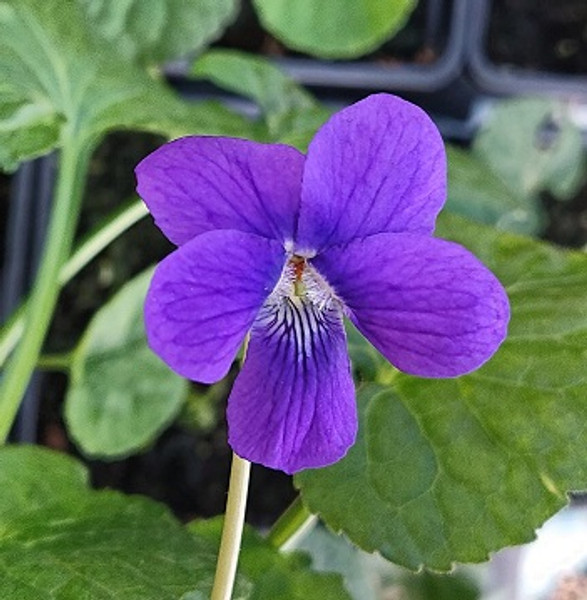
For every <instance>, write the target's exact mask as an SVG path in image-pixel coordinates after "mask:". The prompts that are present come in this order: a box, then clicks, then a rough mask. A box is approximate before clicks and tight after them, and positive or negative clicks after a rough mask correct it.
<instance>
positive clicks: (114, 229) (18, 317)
mask: <svg viewBox="0 0 587 600" xmlns="http://www.w3.org/2000/svg"><path fill="white" fill-rule="evenodd" d="M146 214H147V209H146V207H145V205H144V204H143V202H142V201H141V200H138V199H135V200H132V201H131V202H127V203H126V204H125V205H124V206H123V207H122V208H121V209H120V210H118V211H117V212H116V213H115V214H114V215H112V216H111V217H109V218H108V219H106V221H105V222H103V223H100V224H99V225H98V226H97V227H96V228H95V229H94V230H93V231H92V232H91V233H90V234H89V235H88V236H87V237H86V238H85V240H84V241H83V242H82V243H81V244H80V245H79V246H78V247H77V249H76V250H75V251H74V253H73V254H72V255H71V257H70V258H69V259H68V260H67V262H66V263H65V264H64V265H63V267H62V269H61V271H60V272H59V277H58V281H59V285H61V286H63V285H65V284H66V283H67V282H68V281H70V280H71V279H73V278H74V277H75V276H76V275H77V274H78V273H79V272H80V271H81V270H82V269H83V268H84V267H85V266H86V265H87V264H88V263H89V262H90V261H91V260H92V259H93V258H95V257H96V256H97V255H98V254H99V253H100V252H102V250H104V248H106V246H108V244H110V243H111V242H113V241H114V240H115V239H116V238H117V237H118V236H119V235H121V234H122V233H124V232H125V231H126V230H127V229H128V228H129V227H131V226H132V225H134V224H135V223H137V222H138V221H139V220H140V219H142V218H143V217H144V216H145V215H146ZM28 304H29V301H28V300H25V301H24V302H23V303H22V304H21V305H20V306H19V308H18V310H16V311H15V312H14V313H13V315H12V317H11V318H10V319H9V321H8V322H7V323H6V324H5V325H4V327H3V328H2V329H1V330H0V367H2V365H3V364H4V363H5V362H6V359H7V358H8V356H9V355H10V353H11V352H12V351H13V350H14V348H15V347H16V345H17V344H18V341H19V340H20V338H21V336H22V334H23V332H24V326H25V315H26V311H27V310H28Z"/></svg>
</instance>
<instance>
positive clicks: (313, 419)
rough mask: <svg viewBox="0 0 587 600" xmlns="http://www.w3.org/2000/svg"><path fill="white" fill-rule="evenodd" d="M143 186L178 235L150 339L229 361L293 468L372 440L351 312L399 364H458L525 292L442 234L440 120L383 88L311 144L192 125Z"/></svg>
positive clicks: (264, 448)
mask: <svg viewBox="0 0 587 600" xmlns="http://www.w3.org/2000/svg"><path fill="white" fill-rule="evenodd" d="M136 173H137V178H138V192H139V194H140V196H141V197H142V198H143V199H144V201H145V202H146V204H147V206H148V207H149V210H150V211H151V213H152V214H153V216H154V217H155V221H156V223H157V225H158V226H159V227H160V228H161V230H162V231H163V233H164V234H165V235H166V236H167V237H168V238H169V239H170V240H171V241H172V242H173V243H174V244H177V245H178V246H179V248H178V249H177V250H175V251H174V252H173V253H172V254H171V255H169V256H168V257H167V258H165V259H164V260H163V261H162V262H161V263H160V264H159V266H158V267H157V269H156V271H155V274H154V276H153V280H152V282H151V287H150V289H149V292H148V295H147V300H146V307H145V322H146V330H147V336H148V340H149V344H150V346H151V348H152V349H153V350H154V351H155V352H156V353H157V354H158V355H159V356H160V357H161V358H162V359H163V360H164V361H165V362H166V363H167V364H168V365H169V366H170V367H171V368H172V369H174V370H175V371H177V372H178V373H180V374H181V375H183V376H185V377H187V378H189V379H192V380H194V381H199V382H202V383H213V382H216V381H218V380H219V379H221V378H222V377H224V376H225V375H226V373H227V372H228V370H229V368H230V366H231V364H232V363H233V361H234V359H235V356H236V354H237V352H238V349H239V347H240V346H241V344H242V342H243V340H244V338H245V336H246V334H247V332H250V341H249V345H248V350H247V355H246V359H245V362H244V365H243V368H242V370H241V372H240V374H239V375H238V377H237V379H236V381H235V383H234V387H233V389H232V392H231V394H230V397H229V399H228V409H227V419H228V428H229V443H230V445H231V446H232V448H233V450H234V451H235V452H236V453H237V454H238V455H240V456H241V457H243V458H246V459H248V460H251V461H253V462H258V463H261V464H263V465H266V466H269V467H272V468H275V469H281V470H283V471H285V472H286V473H293V472H296V471H299V470H301V469H306V468H311V467H322V466H325V465H328V464H331V463H333V462H336V461H337V460H339V459H340V458H342V456H344V454H345V453H346V452H347V450H348V448H349V447H350V446H351V445H352V444H353V442H354V440H355V435H356V430H357V411H356V405H355V389H354V385H353V380H352V377H351V368H350V363H349V357H348V353H347V348H346V338H345V332H344V328H343V316H347V317H348V318H349V319H350V320H351V321H352V322H353V323H354V324H355V326H356V327H357V328H358V329H359V331H361V333H362V334H363V335H364V336H365V337H366V338H367V339H368V340H369V341H370V342H371V343H372V344H373V345H374V346H375V347H376V348H377V349H378V350H379V351H380V352H381V353H382V354H383V355H384V356H385V357H386V358H387V359H388V360H389V361H390V362H391V363H392V364H393V365H395V366H396V367H397V368H398V369H401V370H402V371H405V372H406V373H411V374H415V375H420V376H423V377H456V376H459V375H462V374H464V373H468V372H469V371H472V370H474V369H476V368H477V367H479V366H480V365H481V364H483V363H484V362H485V361H487V360H488V359H489V358H490V357H491V355H492V354H493V353H494V352H495V350H496V349H497V347H498V346H499V344H500V343H501V342H502V340H503V339H504V337H505V334H506V327H507V322H508V318H509V305H508V300H507V297H506V294H505V291H504V289H503V287H502V286H501V284H500V283H499V281H498V280H497V279H496V278H495V276H494V275H493V274H492V273H491V272H490V271H489V270H488V269H487V268H486V267H485V266H484V265H483V264H481V263H480V262H479V260H477V259H476V258H475V257H474V256H473V255H472V254H470V253H469V252H468V251H467V250H466V249H465V248H463V247H461V246H459V245H457V244H454V243H452V242H448V241H444V240H440V239H437V238H434V237H432V235H431V234H432V232H433V229H434V222H435V218H436V215H437V214H438V212H439V211H440V209H441V207H442V205H443V204H444V201H445V195H446V158H445V152H444V146H443V143H442V139H441V137H440V134H439V133H438V131H437V129H436V127H435V126H434V124H433V123H432V121H431V120H430V118H429V117H428V116H427V115H426V114H425V113H424V112H423V111H422V110H421V109H419V108H418V107H416V106H414V105H413V104H410V103H409V102H406V101H404V100H401V99H400V98H397V97H394V96H390V95H388V94H377V95H373V96H370V97H368V98H366V99H365V100H362V101H361V102H358V103H356V104H354V105H352V106H350V107H348V108H346V109H344V110H342V111H340V112H339V113H337V114H335V115H334V116H333V117H332V118H331V119H330V120H329V121H328V122H327V123H326V124H325V125H324V126H323V127H322V128H321V129H320V130H319V131H318V133H317V134H316V136H315V137H314V139H313V141H312V143H311V144H310V147H309V149H308V154H307V156H304V155H303V154H301V153H300V152H298V151H297V150H295V149H294V148H291V147H289V146H285V145H282V144H260V143H256V142H251V141H247V140H241V139H232V138H213V137H186V138H183V139H178V140H175V141H173V142H170V143H169V144H166V145H164V146H163V147H161V148H159V149H158V150H156V151H155V152H153V153H152V154H150V155H149V156H147V157H146V158H145V159H144V160H143V161H142V162H141V163H140V164H139V165H138V166H137V169H136Z"/></svg>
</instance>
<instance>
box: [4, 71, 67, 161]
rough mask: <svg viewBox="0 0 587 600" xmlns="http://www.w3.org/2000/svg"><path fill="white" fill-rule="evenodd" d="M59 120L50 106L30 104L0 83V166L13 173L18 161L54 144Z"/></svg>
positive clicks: (41, 151) (27, 158)
mask: <svg viewBox="0 0 587 600" xmlns="http://www.w3.org/2000/svg"><path fill="white" fill-rule="evenodd" d="M59 126H60V121H59V117H58V115H57V114H56V113H55V112H54V111H53V109H52V107H51V106H50V105H43V103H42V102H38V103H36V104H35V103H31V102H28V101H27V99H26V98H23V97H21V96H19V94H18V93H17V91H16V90H14V89H11V87H10V86H8V85H2V82H1V81H0V167H3V168H4V169H5V170H6V171H13V170H15V169H16V168H17V167H18V164H19V162H20V161H21V160H29V159H32V158H36V157H37V156H41V155H43V154H46V153H47V152H49V151H50V150H51V149H52V148H54V147H55V145H56V144H57V140H58V137H59Z"/></svg>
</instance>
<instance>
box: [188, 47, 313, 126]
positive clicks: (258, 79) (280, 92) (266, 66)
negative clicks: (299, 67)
mask: <svg viewBox="0 0 587 600" xmlns="http://www.w3.org/2000/svg"><path fill="white" fill-rule="evenodd" d="M191 74H192V75H193V76H195V77H197V78H201V79H207V80H209V81H212V82H213V83H215V84H216V85H218V86H219V87H221V88H223V89H225V90H229V91H231V92H234V93H235V94H239V95H241V96H244V97H246V98H249V99H250V100H252V101H253V102H255V103H256V104H257V105H258V106H259V107H260V108H261V110H262V111H263V113H264V114H265V115H267V116H278V115H282V114H284V113H288V112H290V111H292V110H300V109H309V108H313V107H314V106H316V101H315V100H314V98H313V97H312V96H311V94H309V93H308V92H307V91H306V90H304V88H302V87H301V86H300V85H298V84H297V83H296V82H295V81H294V80H293V79H290V78H289V77H287V76H286V75H284V74H283V73H282V72H281V71H280V70H279V69H278V68H277V67H276V66H275V65H273V64H271V63H270V62H269V61H268V60H266V59H264V58H260V57H259V56H255V55H252V54H247V53H245V52H239V51H237V50H225V49H220V50H209V51H208V52H206V53H205V54H204V55H202V56H201V57H200V58H198V60H196V61H195V62H194V64H193V67H192V69H191Z"/></svg>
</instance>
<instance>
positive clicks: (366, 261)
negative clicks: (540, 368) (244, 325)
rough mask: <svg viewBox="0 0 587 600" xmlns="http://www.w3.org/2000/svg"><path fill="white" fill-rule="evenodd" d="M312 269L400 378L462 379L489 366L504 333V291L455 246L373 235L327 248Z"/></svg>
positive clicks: (506, 306) (431, 240)
mask: <svg viewBox="0 0 587 600" xmlns="http://www.w3.org/2000/svg"><path fill="white" fill-rule="evenodd" d="M313 264H314V265H315V267H316V268H317V269H318V270H319V271H320V272H321V273H322V274H323V275H324V276H325V277H326V278H327V279H328V281H329V283H330V285H332V287H333V288H334V290H335V292H336V293H337V294H338V295H340V297H341V298H342V299H343V301H344V302H345V304H346V306H347V307H348V309H349V311H350V317H351V319H352V321H353V322H354V323H355V325H356V326H357V328H358V329H359V330H360V331H361V333H363V335H364V336H365V337H366V338H367V339H368V340H369V341H370V342H371V343H372V344H373V345H374V346H375V347H376V348H377V349H378V350H379V351H380V352H381V353H382V354H383V355H384V356H385V357H386V358H387V359H388V360H389V361H390V362H391V363H392V364H393V365H395V366H396V367H397V368H399V369H401V370H402V371H405V372H406V373H411V374H414V375H421V376H424V377H456V376H459V375H463V374H465V373H468V372H470V371H472V370H474V369H476V368H477V367H479V366H480V365H482V364H483V363H484V362H485V361H487V360H488V359H489V358H490V357H491V356H492V355H493V353H494V352H495V351H496V350H497V348H498V346H499V345H500V343H501V342H502V341H503V339H504V337H505V335H506V328H507V323H508V319H509V304H508V300H507V296H506V294H505V290H504V289H503V287H502V285H501V284H500V283H499V281H498V280H497V279H496V277H495V276H494V275H493V273H491V271H489V270H488V269H487V268H486V267H485V266H484V265H483V264H482V263H481V262H480V261H479V260H478V259H477V258H475V257H474V256H473V255H472V254H471V253H470V252H469V251H468V250H466V249H465V248H463V247H462V246H459V245H458V244H454V243H452V242H447V241H445V240H439V239H435V238H430V237H427V236H417V235H411V234H379V235H376V236H372V237H369V238H366V239H365V240H362V241H356V242H353V243H351V244H348V245H347V246H344V247H342V246H341V247H337V248H332V249H330V250H328V251H326V252H325V253H324V254H322V255H320V256H318V257H317V258H316V259H315V260H314V261H313Z"/></svg>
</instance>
